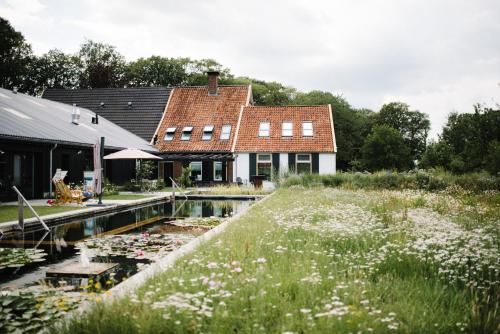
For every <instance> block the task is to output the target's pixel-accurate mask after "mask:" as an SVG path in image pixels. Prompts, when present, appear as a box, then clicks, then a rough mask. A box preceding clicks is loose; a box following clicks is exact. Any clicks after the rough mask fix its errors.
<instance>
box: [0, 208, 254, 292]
mask: <svg viewBox="0 0 500 334" xmlns="http://www.w3.org/2000/svg"><path fill="white" fill-rule="evenodd" d="M251 204H252V201H233V200H231V201H225V200H215V201H214V200H211V201H207V200H200V201H194V200H187V201H181V200H178V201H176V202H164V203H160V204H154V205H147V206H144V207H140V208H133V209H130V210H126V211H121V212H116V213H112V214H107V215H103V216H97V217H93V218H89V219H84V220H77V221H72V222H68V223H64V224H61V225H57V226H53V227H51V228H50V231H49V232H46V231H44V230H37V229H35V230H26V231H24V233H23V232H21V231H19V232H12V233H10V234H7V235H5V236H4V237H3V238H2V239H1V240H0V290H13V289H21V288H27V287H33V286H50V287H64V289H66V290H72V289H73V290H78V289H82V288H85V289H88V288H89V287H90V286H91V285H92V286H98V287H99V289H107V288H110V287H112V286H113V285H115V284H116V283H119V282H121V281H122V280H124V279H126V278H127V277H129V276H131V275H133V274H135V273H136V272H138V271H139V270H140V269H141V268H143V267H144V266H147V265H148V264H149V263H151V262H153V261H154V260H156V259H157V258H159V257H161V256H162V255H164V254H165V253H168V252H171V251H172V250H174V249H177V248H179V247H180V246H182V245H183V244H185V243H187V242H189V241H190V240H192V239H194V238H195V237H196V236H197V235H200V234H201V233H204V232H205V231H206V230H208V229H210V228H211V227H213V226H215V225H217V224H218V223H220V221H221V220H222V219H224V218H225V217H229V216H232V215H234V214H236V213H238V212H240V211H242V210H244V209H245V208H247V207H249V206H250V205H251ZM210 217H211V218H210ZM178 222H184V225H190V226H182V225H179V224H178ZM193 225H195V226H193ZM93 263H99V264H103V266H104V268H108V269H109V270H108V269H106V270H97V269H96V270H87V272H86V273H85V274H82V272H81V270H78V268H75V266H76V267H82V266H84V267H85V266H87V267H89V266H92V264H93ZM71 268H73V269H74V270H72V269H71ZM80 269H81V268H80ZM87 269H88V268H87ZM89 282H91V283H93V284H89Z"/></svg>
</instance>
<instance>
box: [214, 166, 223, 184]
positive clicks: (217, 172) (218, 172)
mask: <svg viewBox="0 0 500 334" xmlns="http://www.w3.org/2000/svg"><path fill="white" fill-rule="evenodd" d="M214 180H215V181H222V162H220V161H215V162H214Z"/></svg>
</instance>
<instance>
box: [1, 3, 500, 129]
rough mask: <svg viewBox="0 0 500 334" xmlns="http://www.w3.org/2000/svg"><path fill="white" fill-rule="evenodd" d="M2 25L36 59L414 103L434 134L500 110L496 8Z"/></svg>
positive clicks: (134, 9)
mask: <svg viewBox="0 0 500 334" xmlns="http://www.w3.org/2000/svg"><path fill="white" fill-rule="evenodd" d="M27 8H28V9H27ZM0 15H1V16H3V17H6V18H7V19H9V20H10V21H11V22H12V24H13V25H14V26H15V27H16V29H18V30H20V31H22V32H23V34H24V35H25V36H26V37H27V39H28V40H29V41H30V42H31V43H32V44H33V48H34V50H35V52H37V53H43V52H46V51H48V50H49V49H51V48H54V47H57V48H60V49H62V50H64V51H66V52H75V51H76V50H77V49H78V46H79V45H80V44H81V43H82V41H83V39H84V38H90V39H94V40H98V41H103V42H106V43H110V44H112V45H115V46H116V47H117V48H118V50H119V51H120V52H122V53H123V54H124V55H125V56H126V57H127V59H130V60H131V59H135V58H138V57H147V56H149V55H151V54H159V55H164V56H169V57H175V56H189V57H192V58H214V59H217V60H218V61H219V62H221V63H223V64H224V65H225V66H228V67H230V68H231V69H232V70H233V72H234V73H235V74H237V75H247V76H251V77H256V78H261V79H265V80H276V81H279V82H282V83H284V84H286V85H291V86H294V87H297V88H299V89H302V90H311V89H321V90H328V91H332V92H334V93H342V94H343V95H344V96H345V97H346V98H347V99H348V101H349V102H350V103H351V104H353V105H354V106H357V107H368V108H371V109H374V110H378V109H379V108H380V106H381V105H382V104H383V103H384V102H387V101H391V100H394V99H398V100H403V101H405V102H407V103H409V104H410V105H411V106H412V108H415V109H419V110H421V111H423V112H426V113H428V114H429V115H430V118H431V120H432V124H433V131H432V133H433V135H435V134H436V133H437V132H438V131H439V130H440V129H441V127H442V125H443V123H444V121H445V120H446V116H447V114H448V113H449V112H451V111H454V110H457V111H460V112H466V111H471V110H472V104H473V103H476V102H485V103H492V100H494V101H499V100H500V88H499V87H498V85H497V83H498V82H499V81H500V59H499V56H498V55H499V54H500V38H498V36H500V3H499V2H498V1H495V0H476V1H466V0H455V1H451V0H437V1H432V2H429V1H417V0H404V1H400V0H359V1H340V0H336V1H328V0H324V1H310V0H309V1H306V0H297V1H284V0H282V1H264V0H254V1H235V0H215V1H203V0H188V1H173V0H168V1H164V0H149V1H140V2H139V1H133V0H108V1H99V0H81V1H77V2H74V1H72V2H60V1H57V0H45V1H43V0H28V1H24V0H16V1H14V0H0Z"/></svg>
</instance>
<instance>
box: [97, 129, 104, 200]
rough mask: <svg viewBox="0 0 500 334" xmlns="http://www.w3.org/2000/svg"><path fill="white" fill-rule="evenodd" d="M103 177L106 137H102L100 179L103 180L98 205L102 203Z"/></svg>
mask: <svg viewBox="0 0 500 334" xmlns="http://www.w3.org/2000/svg"><path fill="white" fill-rule="evenodd" d="M103 178H104V137H101V179H100V180H99V182H101V193H100V194H99V202H98V203H97V204H98V205H102V192H103V187H102V184H103V182H102V180H103Z"/></svg>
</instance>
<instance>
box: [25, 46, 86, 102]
mask: <svg viewBox="0 0 500 334" xmlns="http://www.w3.org/2000/svg"><path fill="white" fill-rule="evenodd" d="M79 80H80V60H79V59H78V57H76V56H71V55H66V54H65V53H63V52H62V51H59V50H57V49H54V50H50V51H49V52H47V53H46V54H44V55H42V56H40V57H37V58H34V59H33V60H32V61H31V62H30V64H29V74H28V78H27V80H26V83H27V87H26V90H27V92H28V93H29V94H32V95H41V93H42V92H43V91H44V90H45V89H46V88H64V89H74V88H78V85H79V82H80V81H79Z"/></svg>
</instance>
